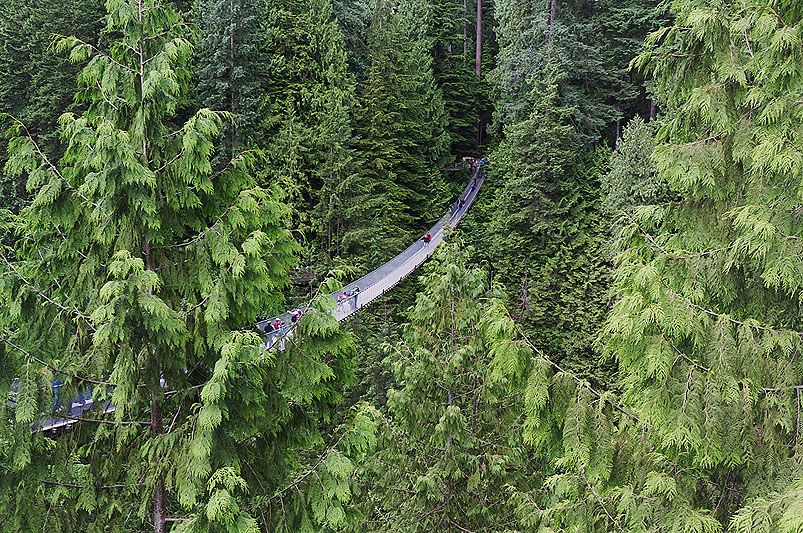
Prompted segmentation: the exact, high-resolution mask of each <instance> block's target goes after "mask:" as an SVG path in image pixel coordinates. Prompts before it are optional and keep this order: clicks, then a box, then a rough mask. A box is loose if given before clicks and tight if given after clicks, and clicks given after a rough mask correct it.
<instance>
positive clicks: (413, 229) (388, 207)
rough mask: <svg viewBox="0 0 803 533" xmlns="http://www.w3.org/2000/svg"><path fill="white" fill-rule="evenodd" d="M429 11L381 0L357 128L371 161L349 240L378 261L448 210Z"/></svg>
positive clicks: (413, 3) (421, 5)
mask: <svg viewBox="0 0 803 533" xmlns="http://www.w3.org/2000/svg"><path fill="white" fill-rule="evenodd" d="M430 9H431V7H430V6H429V5H427V3H425V2H423V1H421V0H399V1H390V2H378V3H377V4H376V7H375V10H374V18H373V21H372V23H371V27H370V29H369V46H370V51H371V66H370V67H369V70H368V74H367V79H366V80H365V82H364V83H363V85H362V87H361V91H360V117H359V119H360V120H359V130H358V132H359V134H360V137H361V139H360V144H359V147H360V149H361V151H362V153H363V154H364V157H365V160H366V161H365V163H364V165H363V171H362V172H361V176H360V180H361V182H360V184H359V185H358V192H357V197H356V198H355V199H354V205H353V209H354V211H355V215H354V216H355V218H356V219H357V221H358V222H357V225H358V226H359V228H360V231H353V232H352V236H351V240H352V242H354V243H357V244H359V245H361V251H364V252H365V253H366V254H367V255H368V257H369V260H370V261H371V262H372V263H377V262H379V261H381V260H384V259H387V258H389V257H390V256H391V255H392V254H393V253H396V252H397V251H401V249H402V248H403V245H404V243H406V242H407V241H409V239H410V237H412V236H415V235H416V233H417V232H418V231H420V228H422V227H427V223H428V222H432V221H434V220H437V218H438V217H439V216H440V215H441V214H442V210H443V209H444V208H445V206H444V205H443V203H442V202H443V198H444V197H445V196H446V194H445V190H444V182H443V178H442V176H441V174H440V170H439V169H440V167H441V166H442V164H443V163H444V162H445V161H446V157H447V152H446V151H447V149H448V144H449V135H448V133H447V132H446V131H445V129H444V128H445V125H446V115H445V112H444V107H443V97H442V94H441V91H440V90H439V89H438V87H437V86H436V84H435V79H434V76H433V73H432V56H431V54H430V51H431V49H432V42H431V38H430V37H429V36H428V28H427V21H428V20H430V17H429V13H430Z"/></svg>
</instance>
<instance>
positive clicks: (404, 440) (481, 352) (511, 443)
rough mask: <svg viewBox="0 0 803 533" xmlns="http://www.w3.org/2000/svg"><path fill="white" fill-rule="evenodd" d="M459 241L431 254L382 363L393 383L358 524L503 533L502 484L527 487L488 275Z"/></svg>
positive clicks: (507, 517)
mask: <svg viewBox="0 0 803 533" xmlns="http://www.w3.org/2000/svg"><path fill="white" fill-rule="evenodd" d="M461 248H462V245H461V244H459V243H449V244H448V246H447V247H444V249H443V250H441V251H439V252H438V255H437V259H436V260H433V261H436V262H435V263H434V264H432V263H428V268H429V269H430V270H431V271H430V273H429V274H427V275H426V276H425V280H424V283H423V286H424V287H425V289H424V290H423V291H422V292H420V293H419V294H418V296H417V299H416V304H415V307H413V308H411V311H410V321H411V322H410V324H409V325H407V327H406V328H405V334H404V337H403V340H402V341H401V342H400V343H399V344H398V345H397V346H395V347H394V348H393V349H392V353H391V355H390V356H389V357H388V361H389V362H390V364H391V365H392V368H393V372H394V375H395V377H396V383H397V385H396V386H395V387H394V388H393V389H391V390H390V391H389V392H388V404H387V407H388V412H389V419H388V422H387V426H386V427H385V428H384V430H383V432H382V439H381V441H380V445H379V446H380V449H379V450H378V451H377V452H376V453H375V454H374V455H372V456H371V457H369V458H368V459H367V461H366V465H365V467H364V468H363V470H362V472H361V474H362V477H363V479H364V480H365V483H366V485H367V491H368V494H367V495H366V497H365V498H363V499H364V500H365V502H364V505H365V507H367V509H368V511H366V517H367V518H368V519H367V520H366V521H365V522H363V523H360V524H358V525H357V527H356V528H355V529H357V530H359V531H387V530H394V531H405V532H407V531H466V530H467V531H509V530H510V529H511V528H510V523H511V522H512V521H513V520H514V516H513V507H512V506H509V505H508V504H507V500H508V495H507V492H508V491H507V490H506V489H505V487H506V486H508V487H510V486H519V487H520V486H521V485H526V483H527V477H528V475H529V462H528V459H527V458H526V457H525V455H526V451H525V448H524V447H523V446H522V441H521V440H520V438H519V437H518V435H519V430H520V425H519V422H518V421H517V418H518V417H519V413H520V409H521V403H520V395H519V394H518V391H517V390H516V389H515V388H512V387H511V388H508V387H507V386H506V384H503V383H502V381H501V380H499V379H497V378H498V377H500V375H501V374H499V375H497V374H495V373H493V372H489V365H490V363H491V361H492V359H493V352H492V346H493V343H492V342H490V341H489V340H487V339H486V336H493V335H494V332H493V331H491V330H490V329H488V328H487V327H486V326H487V324H486V323H485V322H484V315H485V313H486V312H487V310H488V309H489V307H490V304H489V300H488V296H489V295H490V294H489V292H488V290H487V288H486V285H485V282H486V280H487V275H486V274H485V273H484V272H483V271H482V270H480V269H477V268H471V267H469V266H468V265H466V262H465V261H466V259H465V258H466V254H465V253H462V252H461V251H460V250H461Z"/></svg>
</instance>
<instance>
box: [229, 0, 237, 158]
mask: <svg viewBox="0 0 803 533" xmlns="http://www.w3.org/2000/svg"><path fill="white" fill-rule="evenodd" d="M229 61H230V65H229V67H230V69H229V90H230V91H231V109H229V111H231V116H232V118H231V158H232V159H234V153H235V150H236V147H235V146H234V141H235V138H236V137H235V135H236V131H235V126H234V109H235V105H234V82H233V75H234V0H229Z"/></svg>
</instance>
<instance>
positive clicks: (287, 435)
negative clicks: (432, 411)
mask: <svg viewBox="0 0 803 533" xmlns="http://www.w3.org/2000/svg"><path fill="white" fill-rule="evenodd" d="M107 9H108V16H107V19H106V28H105V30H104V33H105V35H106V36H108V39H109V41H110V43H111V44H110V47H109V49H108V51H104V50H101V49H99V48H97V47H96V46H94V45H92V44H90V43H86V42H84V41H82V40H80V39H78V38H75V37H68V38H63V39H61V40H60V41H59V45H58V47H59V49H61V50H69V51H70V58H71V59H72V60H73V61H80V62H84V61H88V63H87V64H86V66H85V68H84V69H83V71H82V72H81V75H80V77H79V86H80V91H79V98H80V99H81V100H83V101H86V102H87V103H88V106H89V107H88V110H87V112H86V113H84V114H82V115H74V114H70V113H67V114H64V115H63V116H62V117H61V119H60V123H61V128H62V129H61V133H60V135H61V138H62V139H63V141H64V154H65V155H64V157H63V158H62V160H61V161H60V162H58V163H57V162H55V161H53V160H52V159H50V158H48V157H47V154H46V153H44V152H43V151H42V150H41V147H40V145H39V144H38V143H37V141H36V139H35V138H34V137H32V136H30V135H28V130H26V129H25V128H24V126H23V125H22V124H21V123H20V122H18V121H16V120H14V119H8V120H9V122H10V123H11V127H12V130H13V131H15V132H16V133H17V135H18V136H17V137H15V138H13V139H12V140H11V142H10V150H9V151H10V159H9V163H8V165H7V168H8V170H9V171H10V172H12V173H13V174H18V175H24V176H27V186H28V189H29V190H30V191H31V192H32V194H33V195H34V200H33V203H32V204H31V205H30V206H29V207H27V208H26V209H24V210H23V211H22V212H21V213H20V214H19V216H16V217H13V218H11V219H10V220H11V225H12V227H13V229H14V231H16V232H17V235H18V241H17V245H16V247H15V249H14V250H10V249H8V248H3V249H2V250H0V257H1V258H2V260H3V269H2V273H1V274H0V298H2V302H3V305H2V311H0V323H2V334H1V335H2V341H3V344H2V350H0V364H1V365H2V367H0V375H2V376H3V379H2V380H1V381H0V396H1V397H3V398H7V397H9V394H10V392H11V390H10V388H9V387H10V386H11V385H12V384H13V389H14V395H13V400H14V401H13V403H12V404H11V405H10V409H9V408H8V406H7V405H6V403H5V401H4V402H3V405H2V409H3V412H2V423H0V468H2V469H3V471H4V473H3V476H2V478H0V511H2V518H0V523H2V527H3V529H4V530H12V531H20V530H26V531H27V530H48V529H54V530H61V531H70V530H104V531H106V530H108V531H137V530H148V529H152V530H153V531H159V532H161V531H166V529H167V528H168V527H169V524H172V523H173V522H176V523H178V524H180V527H179V529H180V530H182V531H256V530H258V529H259V528H262V529H263V530H266V531H267V530H269V531H277V530H282V527H284V530H292V531H300V530H303V528H301V527H300V526H299V527H298V528H290V527H288V526H286V524H302V525H304V524H306V526H305V527H306V528H307V529H311V528H312V527H313V524H318V525H320V524H323V523H330V524H334V525H337V524H339V523H340V521H338V520H336V519H335V518H334V516H335V515H336V514H338V513H340V514H345V510H344V509H343V505H344V504H345V503H347V502H348V499H349V497H348V490H347V488H348V487H346V488H345V489H344V487H343V481H342V480H343V479H347V477H348V473H349V468H350V462H349V460H348V457H347V455H346V454H348V453H352V452H353V453H361V452H363V451H364V449H365V446H367V445H368V444H370V442H371V439H372V428H373V426H374V424H373V422H372V417H373V415H372V411H371V409H369V408H366V409H355V410H353V411H351V412H349V413H342V414H339V415H337V416H335V415H336V414H337V412H336V411H334V410H333V407H334V405H335V404H337V403H339V401H340V397H339V394H338V392H337V390H338V387H339V386H341V385H342V384H344V383H347V382H348V381H349V379H350V375H351V373H350V363H349V361H350V354H351V353H352V351H353V341H352V340H351V337H350V335H348V334H345V333H342V332H339V331H338V329H337V325H336V323H335V321H334V319H333V318H332V317H331V316H330V315H328V314H327V312H326V311H327V309H330V308H331V307H332V306H333V305H334V302H332V301H331V298H328V297H327V298H324V299H321V300H319V301H316V302H314V303H313V305H312V306H311V308H310V310H309V311H308V312H307V313H306V314H305V317H304V320H302V322H301V324H300V325H299V326H298V328H297V332H296V335H295V337H294V338H293V346H292V347H290V348H289V349H287V350H285V351H284V352H275V351H274V352H265V351H264V350H262V349H260V343H261V342H262V338H261V337H260V335H259V334H257V333H256V332H255V331H254V330H253V329H252V327H251V324H252V323H253V321H254V317H255V316H256V315H257V314H258V313H260V312H263V311H264V310H265V309H270V308H274V309H275V308H276V307H278V305H280V304H281V297H280V289H281V288H282V287H284V286H285V285H286V283H287V275H286V271H287V269H288V268H289V267H290V266H291V265H292V264H293V263H294V261H295V258H296V253H297V251H298V248H299V247H298V245H297V244H296V242H295V241H294V240H293V239H292V238H291V236H290V232H289V231H288V230H287V229H286V222H287V220H288V217H289V209H288V207H287V206H286V205H284V204H282V203H280V202H278V201H277V200H276V199H275V198H276V193H275V191H272V190H269V189H264V188H260V187H258V186H256V185H255V180H254V178H253V177H252V175H251V171H252V165H253V157H252V156H251V155H250V154H248V153H244V154H239V155H238V156H237V157H235V158H234V159H233V160H232V161H231V162H230V163H229V164H228V165H227V166H226V167H225V169H224V170H223V171H218V172H214V171H213V169H212V165H211V158H212V156H213V154H214V150H215V138H216V137H218V136H219V134H220V133H221V132H223V131H225V126H226V124H225V120H226V119H227V118H228V117H227V115H226V114H223V113H219V112H213V111H210V110H208V109H202V110H199V111H197V112H195V113H188V112H187V110H186V109H185V108H183V107H182V106H183V105H184V104H185V103H186V96H185V95H186V93H187V90H188V82H189V80H190V76H189V72H188V70H187V64H188V60H189V59H190V58H191V57H192V45H191V41H190V39H191V38H192V37H193V35H192V33H191V30H192V29H191V27H190V26H188V25H187V24H186V23H184V22H183V21H182V19H181V18H180V16H179V15H177V14H176V13H175V12H174V11H173V10H172V9H171V8H170V7H168V6H166V5H163V4H160V3H159V2H158V1H157V0H110V1H109V2H108V3H107ZM181 115H188V116H189V118H187V119H186V120H183V119H179V116H181ZM330 289H331V287H326V291H327V292H328V290H330ZM12 378H14V379H15V381H13V382H12ZM51 380H59V381H61V382H63V386H62V388H61V389H60V391H59V394H58V396H57V397H56V399H55V400H53V399H52V398H53V397H52V395H51V387H50V383H51ZM89 389H92V391H91V392H92V397H93V399H94V405H95V410H94V411H91V412H86V413H84V415H83V416H82V418H83V419H84V420H82V421H80V423H79V424H77V425H75V426H73V428H72V429H71V430H70V431H68V432H66V433H65V434H62V435H60V436H58V437H56V438H51V437H48V436H46V435H44V434H43V433H42V432H39V431H35V429H36V427H37V426H38V424H39V423H40V422H42V421H43V420H45V419H48V418H50V417H51V416H53V414H55V415H58V414H61V413H63V412H64V410H65V409H66V408H67V404H68V403H69V402H70V400H71V399H72V398H74V397H76V396H77V395H78V394H79V393H80V392H83V393H88V392H89ZM108 402H111V404H113V406H114V410H113V413H109V412H107V411H108V407H109V406H110V404H109V403H108ZM322 427H326V429H327V433H328V432H331V433H330V434H332V435H336V436H337V438H336V439H334V441H333V442H331V443H330V442H329V440H328V439H324V437H323V436H322V435H321V429H322ZM32 429H33V430H34V431H32ZM313 473H315V474H317V475H320V476H324V477H325V476H329V478H331V481H330V482H327V483H324V484H323V489H321V488H320V486H319V484H317V479H318V478H317V477H315V476H313V475H312V474H313ZM313 479H315V480H316V483H315V484H312V483H310V481H312V480H313ZM288 487H291V489H292V490H291V489H290V488H288ZM344 491H345V492H344Z"/></svg>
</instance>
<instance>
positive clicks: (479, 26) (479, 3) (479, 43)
mask: <svg viewBox="0 0 803 533" xmlns="http://www.w3.org/2000/svg"><path fill="white" fill-rule="evenodd" d="M553 1H554V0H553ZM481 64H482V0H477V56H476V61H475V67H476V69H477V79H478V80H479V79H480V74H481V73H480V65H481Z"/></svg>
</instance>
